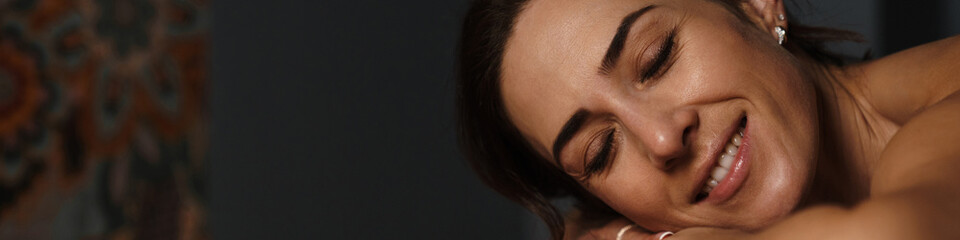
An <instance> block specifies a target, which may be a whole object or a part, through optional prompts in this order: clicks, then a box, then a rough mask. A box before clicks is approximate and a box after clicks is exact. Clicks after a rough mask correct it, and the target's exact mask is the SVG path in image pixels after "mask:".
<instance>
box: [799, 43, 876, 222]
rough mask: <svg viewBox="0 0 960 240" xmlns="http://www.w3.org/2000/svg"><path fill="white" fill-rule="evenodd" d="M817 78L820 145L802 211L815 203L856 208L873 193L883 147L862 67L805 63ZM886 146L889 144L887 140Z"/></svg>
mask: <svg viewBox="0 0 960 240" xmlns="http://www.w3.org/2000/svg"><path fill="white" fill-rule="evenodd" d="M805 66H806V67H807V69H808V71H807V72H809V73H810V75H811V76H810V78H812V79H813V80H814V84H815V89H816V92H817V105H818V109H819V115H818V116H819V122H820V130H819V133H820V138H819V139H820V142H819V144H818V146H819V150H818V159H817V166H816V172H815V173H814V174H813V175H814V176H813V182H812V183H811V184H810V185H809V187H808V190H807V194H806V195H805V197H804V200H803V201H802V202H801V204H800V205H799V206H798V209H799V208H804V207H807V206H811V205H817V204H839V205H844V206H852V205H854V204H856V203H857V202H859V201H861V200H863V199H866V198H867V197H868V196H869V195H870V176H871V175H872V173H871V172H870V169H873V168H872V166H873V164H874V162H876V159H877V158H879V154H880V151H882V150H883V146H882V145H877V143H880V141H876V140H877V139H875V138H876V136H877V135H875V134H864V133H872V132H875V130H876V129H871V128H872V126H875V125H876V124H871V123H870V122H871V119H876V117H877V116H876V115H875V113H873V111H871V107H870V106H869V104H868V103H867V101H863V99H864V98H863V94H862V92H860V91H859V88H858V87H857V84H858V83H859V82H862V81H860V80H861V79H860V77H862V74H861V72H860V71H859V68H858V67H856V66H853V67H837V66H829V65H824V64H822V63H819V62H816V61H813V60H809V59H808V60H807V61H806V63H805ZM883 143H885V142H883Z"/></svg>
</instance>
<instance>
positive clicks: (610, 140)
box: [581, 128, 617, 181]
mask: <svg viewBox="0 0 960 240" xmlns="http://www.w3.org/2000/svg"><path fill="white" fill-rule="evenodd" d="M616 133H617V132H616V129H612V128H611V129H610V130H607V132H606V134H604V135H603V136H604V137H603V140H598V141H603V146H601V147H600V152H598V153H597V154H596V155H595V156H593V157H588V158H585V159H584V161H586V160H588V159H590V161H589V162H588V163H587V164H586V166H585V167H584V172H583V178H582V179H581V181H586V180H587V179H589V178H590V177H591V176H593V175H595V174H597V173H600V172H602V171H603V170H604V169H606V168H607V164H608V163H609V162H610V159H611V158H612V156H616V153H615V151H616V149H615V148H614V146H613V145H614V140H615V139H614V138H615V135H616ZM591 145H592V144H591Z"/></svg>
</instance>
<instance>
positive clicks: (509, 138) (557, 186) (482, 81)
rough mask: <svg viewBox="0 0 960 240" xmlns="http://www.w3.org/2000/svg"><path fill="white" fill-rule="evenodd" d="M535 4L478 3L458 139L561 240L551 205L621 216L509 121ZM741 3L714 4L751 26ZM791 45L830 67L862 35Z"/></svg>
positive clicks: (827, 34) (471, 18)
mask: <svg viewBox="0 0 960 240" xmlns="http://www.w3.org/2000/svg"><path fill="white" fill-rule="evenodd" d="M528 1H529V0H475V1H473V2H472V4H471V6H470V9H469V10H468V11H467V14H466V17H465V19H464V22H463V28H462V31H463V32H462V34H461V35H460V49H459V50H460V52H459V61H460V62H459V72H458V78H459V79H458V83H457V107H458V121H459V128H458V131H459V132H458V134H459V137H460V145H461V149H462V151H463V152H464V154H465V157H466V159H467V161H468V162H469V163H470V165H471V167H472V168H473V169H474V171H476V173H477V174H478V175H479V176H480V179H481V180H482V181H483V182H484V183H485V184H486V185H488V186H490V187H491V188H493V189H494V190H496V191H497V192H499V193H500V194H502V195H504V196H506V197H507V198H509V199H510V200H512V201H514V202H517V203H519V204H520V205H522V206H523V207H525V208H527V209H528V210H530V211H531V212H533V213H534V214H536V215H538V216H539V217H540V218H541V219H543V221H544V222H545V223H546V225H547V226H548V227H549V230H550V234H551V236H552V237H553V238H554V239H557V240H559V239H562V238H563V233H564V220H563V215H562V214H561V213H560V211H558V210H557V207H555V206H554V205H553V204H551V201H550V200H551V199H555V198H560V197H566V196H573V197H574V198H575V199H576V200H577V201H578V203H577V205H576V207H577V208H578V209H579V210H580V211H581V212H582V213H583V214H584V215H583V216H584V217H585V218H590V219H597V218H611V219H612V218H613V217H616V216H619V214H618V213H616V212H615V211H613V210H612V209H610V208H609V207H608V206H607V205H606V204H604V203H603V202H602V201H600V200H598V199H597V198H596V197H594V196H593V195H592V194H590V193H588V192H587V191H586V190H584V189H583V188H582V187H581V186H580V185H579V184H578V183H577V182H576V181H575V180H574V179H573V178H572V177H570V176H569V175H567V174H565V173H564V172H562V171H561V170H560V169H558V168H556V167H554V166H552V165H550V164H549V163H548V161H547V160H546V159H544V158H543V157H541V156H540V155H538V154H537V153H536V152H535V151H534V150H533V148H532V147H531V146H530V145H529V143H528V142H527V141H525V140H524V138H523V137H522V136H521V134H520V131H519V130H518V129H517V128H516V127H515V126H514V125H513V124H512V123H511V122H510V120H509V119H508V117H507V114H506V111H505V108H504V106H503V101H502V96H501V92H500V78H501V67H502V66H501V63H502V61H503V53H504V48H505V46H506V43H507V39H508V38H509V37H510V35H511V32H512V30H513V25H514V23H515V20H516V18H517V15H518V14H519V13H520V12H521V11H522V10H523V8H524V5H525V4H526V3H527V2H528ZM741 1H742V0H714V2H718V3H721V5H723V6H724V7H726V8H727V9H728V10H730V11H731V12H733V13H734V14H735V15H737V16H738V17H739V18H741V19H743V20H745V21H746V17H745V14H744V13H743V12H742V11H743V10H742V9H741V8H740V7H739V6H740V4H741V3H742V2H741ZM787 37H788V41H787V42H786V43H785V47H786V48H787V49H789V50H791V51H792V52H795V53H796V52H797V51H800V52H802V53H804V54H805V55H807V56H810V57H811V58H813V59H814V60H816V61H819V62H821V63H824V64H832V65H840V64H842V62H843V61H842V58H841V57H840V56H839V55H836V54H832V53H830V52H828V51H825V50H824V47H823V44H824V43H825V42H829V41H839V40H859V39H861V38H860V36H859V35H858V34H855V33H852V32H848V31H841V30H833V29H828V28H818V27H808V26H803V25H800V24H794V23H792V24H791V26H790V31H789V32H788V36H787Z"/></svg>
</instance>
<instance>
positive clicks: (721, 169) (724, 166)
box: [703, 128, 743, 193]
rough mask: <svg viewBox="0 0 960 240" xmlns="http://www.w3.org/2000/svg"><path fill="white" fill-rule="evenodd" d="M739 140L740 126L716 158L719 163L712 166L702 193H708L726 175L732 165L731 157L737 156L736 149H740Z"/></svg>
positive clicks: (741, 139) (741, 136)
mask: <svg viewBox="0 0 960 240" xmlns="http://www.w3.org/2000/svg"><path fill="white" fill-rule="evenodd" d="M741 141H743V129H742V128H741V129H740V130H739V131H738V132H737V134H734V135H733V137H732V138H730V141H729V142H727V145H726V146H725V147H724V149H723V153H722V154H720V158H718V159H717V162H718V163H719V164H717V166H716V167H714V168H713V172H711V173H710V179H708V180H707V184H706V185H704V186H703V193H710V191H712V190H713V188H715V187H717V185H718V184H720V181H722V180H723V178H724V177H726V176H727V173H729V172H730V166H731V165H733V158H734V157H736V156H737V151H739V150H740V144H741Z"/></svg>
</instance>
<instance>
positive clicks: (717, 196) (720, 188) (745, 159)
mask: <svg viewBox="0 0 960 240" xmlns="http://www.w3.org/2000/svg"><path fill="white" fill-rule="evenodd" d="M746 124H747V125H745V126H744V127H743V141H742V143H741V144H740V149H739V151H737V156H736V157H734V158H733V165H731V166H730V173H727V176H726V177H724V179H722V180H720V184H717V187H715V188H713V190H712V191H710V194H709V195H707V198H706V199H704V200H703V201H704V202H706V203H712V204H717V203H720V202H723V201H725V200H727V199H730V197H732V196H733V194H734V193H736V192H737V190H738V189H740V187H741V186H742V185H743V182H744V180H746V178H747V174H748V173H749V171H750V158H749V157H750V147H751V146H750V128H749V127H750V125H749V124H750V122H749V121H748V122H747V123H746Z"/></svg>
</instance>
